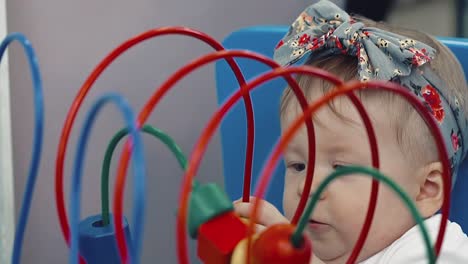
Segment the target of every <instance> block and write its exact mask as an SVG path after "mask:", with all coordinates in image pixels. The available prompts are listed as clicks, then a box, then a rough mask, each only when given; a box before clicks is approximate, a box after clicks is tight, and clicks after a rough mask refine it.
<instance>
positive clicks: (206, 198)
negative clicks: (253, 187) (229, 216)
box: [188, 183, 234, 238]
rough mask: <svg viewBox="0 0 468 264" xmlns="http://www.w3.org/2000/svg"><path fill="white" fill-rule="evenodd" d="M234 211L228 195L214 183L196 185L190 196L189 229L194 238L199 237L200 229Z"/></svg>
mask: <svg viewBox="0 0 468 264" xmlns="http://www.w3.org/2000/svg"><path fill="white" fill-rule="evenodd" d="M232 210H234V206H233V205H232V202H231V200H230V199H229V198H228V196H227V195H226V193H225V192H224V191H223V190H222V189H221V188H220V187H218V185H216V184H214V183H209V184H205V185H201V184H195V185H194V187H193V190H192V193H191V194H190V208H189V218H188V229H189V233H190V236H191V237H192V238H196V237H197V233H198V228H199V227H200V226H201V225H202V224H203V223H205V222H207V221H208V220H210V219H212V218H213V217H215V216H218V215H220V214H222V213H225V212H228V211H232Z"/></svg>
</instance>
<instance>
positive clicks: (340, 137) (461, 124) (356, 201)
mask: <svg viewBox="0 0 468 264" xmlns="http://www.w3.org/2000/svg"><path fill="white" fill-rule="evenodd" d="M301 59H305V60H306V62H305V63H306V64H308V65H312V66H315V67H318V68H321V69H324V70H327V71H329V72H331V73H333V74H335V75H337V76H340V77H341V78H342V79H343V80H345V81H348V80H352V79H358V80H361V81H367V80H370V79H378V80H385V81H393V82H397V83H399V84H401V85H402V86H403V87H406V88H407V89H408V90H409V91H411V92H412V93H414V94H415V95H416V96H418V97H419V98H420V99H421V102H423V103H424V104H425V105H426V106H427V109H428V111H429V112H430V113H431V114H432V116H433V117H434V118H435V120H436V121H437V123H438V124H439V129H440V130H441V132H442V134H443V137H444V140H445V146H446V149H447V151H448V153H449V158H450V161H451V165H452V172H453V173H452V180H453V181H455V180H456V173H457V169H458V166H459V164H460V163H461V161H462V160H463V159H464V157H465V154H466V150H467V145H466V142H467V139H468V134H467V131H468V130H467V121H466V120H467V118H466V117H467V116H468V107H467V102H468V98H467V95H468V89H467V85H466V80H465V77H464V74H463V71H462V69H461V66H460V64H459V63H458V61H457V60H456V58H455V57H454V55H453V54H452V53H451V52H450V51H449V50H448V48H447V47H445V46H444V45H442V44H441V43H440V42H439V41H437V40H436V39H434V38H433V37H431V36H429V35H427V34H424V33H420V32H417V31H413V30H408V29H401V28H395V27H391V26H389V25H386V24H383V23H377V22H374V21H370V20H368V19H364V18H359V17H351V16H349V15H348V14H346V13H345V12H344V11H343V10H340V9H339V8H338V7H337V6H335V5H334V4H332V3H330V2H328V1H320V2H319V3H316V4H314V5H312V6H310V7H308V8H307V9H306V10H305V11H304V12H303V13H302V14H301V15H300V16H299V17H298V18H297V20H296V21H295V22H294V23H293V25H292V26H291V27H290V30H289V32H288V33H287V35H286V36H285V37H284V39H283V40H281V41H280V43H279V44H278V46H277V47H276V50H275V60H276V61H277V62H278V63H280V64H282V65H285V66H287V65H291V64H293V63H295V62H297V61H299V60H301ZM297 81H298V83H299V85H300V87H301V89H302V90H303V92H304V94H305V95H306V97H307V98H308V100H309V102H313V101H316V100H317V99H318V98H319V97H321V96H323V95H324V94H325V93H326V92H328V91H330V90H331V89H334V87H333V85H331V84H329V83H327V82H325V81H322V80H320V79H318V78H313V77H309V76H305V75H304V76H298V77H297ZM356 94H357V95H358V97H359V98H360V99H361V101H362V103H363V105H364V107H365V108H366V110H367V112H368V113H369V115H370V118H371V120H372V123H373V127H374V129H375V133H376V136H377V142H378V147H379V157H380V171H381V172H383V173H384V174H385V175H386V176H388V177H390V178H391V179H392V180H393V181H395V182H396V183H397V184H399V186H401V187H402V188H403V189H404V191H405V192H406V193H407V194H408V195H409V196H410V198H411V199H412V201H413V202H414V204H415V205H416V207H417V209H418V210H419V212H420V214H421V215H422V217H423V218H424V219H425V221H424V224H425V226H426V228H427V229H428V231H429V234H430V237H431V241H432V242H433V243H434V241H435V238H436V236H437V234H438V229H439V224H440V220H441V215H440V214H439V213H438V212H439V210H440V209H441V206H442V202H443V180H442V171H443V169H442V164H441V161H440V160H439V157H438V152H437V148H436V146H435V143H434V139H433V136H432V134H431V132H430V130H429V128H428V126H427V125H426V123H425V122H424V120H423V119H422V118H421V117H420V115H419V114H418V113H417V112H416V110H415V109H414V108H413V107H412V106H411V105H410V104H409V103H408V102H407V101H406V100H405V99H404V98H402V97H400V96H398V95H395V94H392V93H389V92H385V91H381V90H362V91H361V92H357V93H356ZM301 113H302V110H301V108H300V106H299V103H298V101H297V100H296V97H295V96H294V94H293V93H292V91H291V89H290V88H289V87H288V88H286V90H285V93H284V95H283V98H282V101H281V125H282V131H283V132H284V131H285V130H286V129H287V128H288V127H289V126H290V124H291V122H292V121H293V120H294V119H295V118H296V117H297V116H298V115H299V114H301ZM313 122H314V128H315V135H316V160H315V172H314V175H313V176H314V180H313V183H312V190H311V193H313V192H314V191H315V189H316V188H317V186H318V185H319V184H320V182H321V181H323V180H324V179H325V178H326V177H327V176H328V175H329V174H330V173H331V172H333V170H335V169H336V168H338V167H340V166H347V165H360V166H368V167H372V163H371V155H370V150H369V142H368V139H367V133H366V130H365V127H364V125H363V122H362V120H361V117H360V115H359V114H358V112H357V110H356V108H355V107H354V105H353V104H352V103H351V102H350V100H349V99H348V98H346V97H340V98H339V99H337V100H335V101H334V102H333V103H330V104H329V105H328V107H324V108H322V110H320V111H319V112H317V113H316V114H315V115H314V117H313ZM307 140H308V139H307V133H306V128H305V126H303V127H302V128H301V130H300V131H299V132H298V133H297V134H296V136H295V137H294V138H293V140H292V141H291V142H290V144H289V146H288V148H287V150H286V151H285V153H284V160H285V164H286V171H285V185H284V197H283V207H284V211H285V216H283V215H282V214H280V212H279V211H278V210H277V209H276V208H275V207H274V206H273V205H271V204H269V203H268V202H266V201H264V202H263V207H262V208H263V209H262V210H261V211H260V215H259V217H258V219H259V220H258V226H259V227H260V228H261V227H268V226H271V225H273V224H277V223H282V222H289V221H290V220H291V219H292V217H293V214H294V212H295V210H296V207H297V205H298V203H299V199H300V197H301V194H302V192H303V189H304V182H305V178H306V170H307V168H306V164H307V160H308V155H309V153H308V151H307ZM380 186H381V187H380V190H379V196H378V204H377V208H376V211H375V216H374V219H373V222H372V226H371V229H370V232H369V235H368V237H367V240H366V243H365V244H364V247H363V249H362V251H361V253H360V255H359V257H358V259H357V262H358V263H365V264H371V263H428V259H427V256H426V251H425V248H424V244H423V240H422V236H421V233H420V230H419V229H418V227H417V226H416V223H415V221H414V220H413V218H412V216H411V214H410V213H409V211H408V209H407V208H406V206H405V205H404V204H403V203H402V202H401V200H400V198H399V197H398V196H397V195H396V194H395V193H394V192H393V191H391V190H390V189H389V188H386V187H385V185H382V184H381V185H380ZM370 190H371V179H370V178H369V177H357V176H351V177H344V178H340V179H339V180H336V181H334V182H333V183H332V184H331V185H330V186H329V187H328V188H327V189H326V191H325V192H324V193H323V195H322V196H321V197H320V200H319V202H318V204H317V206H316V208H315V210H314V212H313V213H312V215H311V218H310V221H309V225H308V230H307V235H308V236H309V238H310V239H311V241H312V247H313V252H314V261H313V263H345V262H346V260H347V259H348V257H349V255H350V253H351V251H352V250H353V247H354V246H355V243H356V241H357V238H358V236H359V232H360V230H361V228H362V225H363V223H364V219H365V215H366V212H367V207H368V203H369V196H370ZM309 195H310V194H309ZM253 199H254V198H253ZM251 208H252V203H242V202H239V201H237V202H235V209H236V212H237V213H238V214H239V215H241V216H243V217H249V214H250V210H251ZM316 258H318V259H316ZM438 263H468V238H467V236H466V235H465V234H464V233H463V231H462V230H461V228H460V226H459V225H457V224H456V223H453V222H449V223H448V225H447V229H446V234H445V239H444V243H443V247H442V251H441V254H440V256H439V259H438Z"/></svg>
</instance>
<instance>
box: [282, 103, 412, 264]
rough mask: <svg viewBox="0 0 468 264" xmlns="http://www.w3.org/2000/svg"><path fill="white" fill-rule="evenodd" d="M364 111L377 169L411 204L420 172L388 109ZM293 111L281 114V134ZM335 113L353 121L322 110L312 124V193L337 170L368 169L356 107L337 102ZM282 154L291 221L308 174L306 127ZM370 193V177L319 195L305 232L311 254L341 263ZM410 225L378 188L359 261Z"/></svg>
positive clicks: (400, 207) (345, 181)
mask: <svg viewBox="0 0 468 264" xmlns="http://www.w3.org/2000/svg"><path fill="white" fill-rule="evenodd" d="M365 107H366V110H367V111H368V113H369V114H370V116H371V119H372V122H373V126H374V129H375V133H376V135H377V140H378V145H379V155H380V170H381V171H382V172H383V173H384V174H385V175H387V176H389V177H390V178H392V179H393V180H394V181H396V182H397V183H398V184H399V185H400V186H401V187H403V188H404V190H405V191H406V192H407V193H408V194H409V196H410V197H411V198H413V199H415V198H416V196H417V192H418V190H419V184H418V182H417V180H416V178H417V177H416V176H415V174H416V173H417V171H418V168H417V167H416V166H414V165H413V164H411V163H410V162H409V161H408V160H407V159H405V156H404V155H403V153H402V150H401V147H400V145H399V144H398V142H397V137H396V130H395V128H393V127H391V125H390V124H389V123H390V122H389V121H388V118H387V113H386V110H385V109H386V108H385V107H382V106H381V105H378V104H375V105H372V104H367V105H365ZM294 108H296V107H290V109H292V110H291V111H289V112H287V113H285V115H284V117H283V119H282V130H283V132H284V131H285V129H287V128H288V127H289V125H290V124H291V122H292V121H293V120H294V119H295V118H296V117H297V114H298V113H299V112H297V111H295V110H294ZM336 110H337V111H338V112H339V113H340V114H341V115H343V116H345V117H346V118H347V119H349V120H351V122H349V121H344V120H343V119H342V118H340V117H338V116H337V115H336V114H335V113H333V112H332V110H331V109H330V108H328V107H324V108H322V110H320V111H319V112H318V114H317V115H316V116H317V117H318V122H316V121H314V127H315V135H316V153H317V154H316V161H315V173H314V180H313V183H312V191H311V194H312V193H313V192H314V191H315V190H316V188H317V187H318V185H319V183H320V182H322V181H323V180H324V179H325V178H326V177H327V176H328V175H329V174H330V173H331V172H333V171H334V169H335V168H337V167H338V166H343V165H361V166H369V167H371V165H372V163H371V155H370V147H369V143H368V138H367V135H366V130H365V127H364V126H363V124H362V122H361V118H360V116H359V114H358V113H357V111H356V110H355V108H354V106H353V105H352V104H351V103H349V101H348V100H341V101H339V102H337V108H336ZM402 118H404V117H402ZM284 154H285V156H284V158H285V162H286V175H285V189H284V199H283V207H284V210H285V214H286V216H287V217H288V218H289V219H291V218H292V216H293V215H294V212H295V210H296V207H297V204H298V202H299V199H300V196H301V194H302V191H303V188H304V182H305V176H306V170H307V168H306V164H307V158H308V153H307V131H306V128H305V126H303V127H302V128H301V129H300V130H299V133H297V134H296V137H295V138H294V139H293V140H292V141H291V143H290V144H289V145H288V148H287V150H286V152H285V153H284ZM370 191H371V178H369V177H363V176H347V177H344V178H340V179H338V180H336V181H334V182H332V184H331V185H329V187H328V188H327V189H326V191H325V192H324V193H323V195H322V196H321V199H320V201H319V202H318V203H317V206H316V208H315V210H314V212H313V213H312V216H311V217H310V221H309V225H308V229H307V231H308V235H309V236H310V238H311V239H312V245H313V251H314V253H315V254H316V255H317V256H318V257H319V258H320V259H322V260H323V261H325V262H326V263H345V261H346V260H347V258H348V256H349V255H350V253H351V251H352V249H353V248H354V245H355V242H356V240H357V238H358V236H359V233H360V230H361V228H362V225H363V223H364V219H365V215H366V212H367V206H368V203H369V196H370ZM311 194H309V195H311ZM413 225H414V221H413V219H412V218H411V215H410V213H409V212H408V210H407V209H406V207H405V206H404V204H403V203H402V202H401V201H400V199H399V198H398V196H397V195H396V194H394V193H393V192H392V191H391V190H390V189H389V188H387V187H386V186H385V185H383V184H381V185H380V190H379V196H378V204H377V209H376V212H375V216H374V220H373V222H372V227H371V230H370V232H369V235H368V238H367V240H366V244H365V245H364V248H363V250H362V251H361V255H360V256H359V259H366V258H368V257H370V256H372V255H374V254H375V253H377V252H378V251H380V250H382V249H384V248H385V247H387V246H388V245H389V244H391V243H392V242H393V241H395V240H396V239H398V238H399V237H400V236H401V235H402V234H404V233H405V232H406V231H407V230H408V229H409V228H411V227H412V226H413Z"/></svg>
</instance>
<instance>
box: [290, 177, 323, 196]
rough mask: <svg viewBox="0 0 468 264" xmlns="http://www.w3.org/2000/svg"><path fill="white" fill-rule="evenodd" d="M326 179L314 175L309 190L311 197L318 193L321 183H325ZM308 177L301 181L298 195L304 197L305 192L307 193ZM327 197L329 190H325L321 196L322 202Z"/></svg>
mask: <svg viewBox="0 0 468 264" xmlns="http://www.w3.org/2000/svg"><path fill="white" fill-rule="evenodd" d="M323 179H324V177H319V176H316V175H314V177H313V179H312V184H310V187H309V188H310V189H309V193H308V195H309V196H312V195H313V194H314V193H315V192H316V191H317V188H318V186H319V185H320V183H321V182H322V181H323ZM306 183H307V177H304V179H302V180H301V182H300V184H299V186H298V189H297V194H298V195H300V196H302V194H303V193H304V192H307V190H306V187H307V184H306ZM326 197H327V189H325V190H323V192H322V193H321V194H320V200H324V199H325V198H326Z"/></svg>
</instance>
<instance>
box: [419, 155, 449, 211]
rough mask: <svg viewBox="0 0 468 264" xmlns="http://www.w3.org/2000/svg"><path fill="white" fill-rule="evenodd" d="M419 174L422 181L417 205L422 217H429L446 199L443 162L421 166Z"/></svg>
mask: <svg viewBox="0 0 468 264" xmlns="http://www.w3.org/2000/svg"><path fill="white" fill-rule="evenodd" d="M418 174H419V175H418V179H420V181H419V193H418V195H417V196H416V206H417V207H418V209H419V212H420V213H421V215H422V217H429V216H432V215H433V214H435V213H436V212H437V211H438V210H439V209H440V208H441V207H442V202H443V199H444V193H443V190H444V188H443V176H442V163H441V162H438V161H437V162H431V163H429V164H427V165H425V166H424V167H423V168H421V170H419V173H418Z"/></svg>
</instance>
